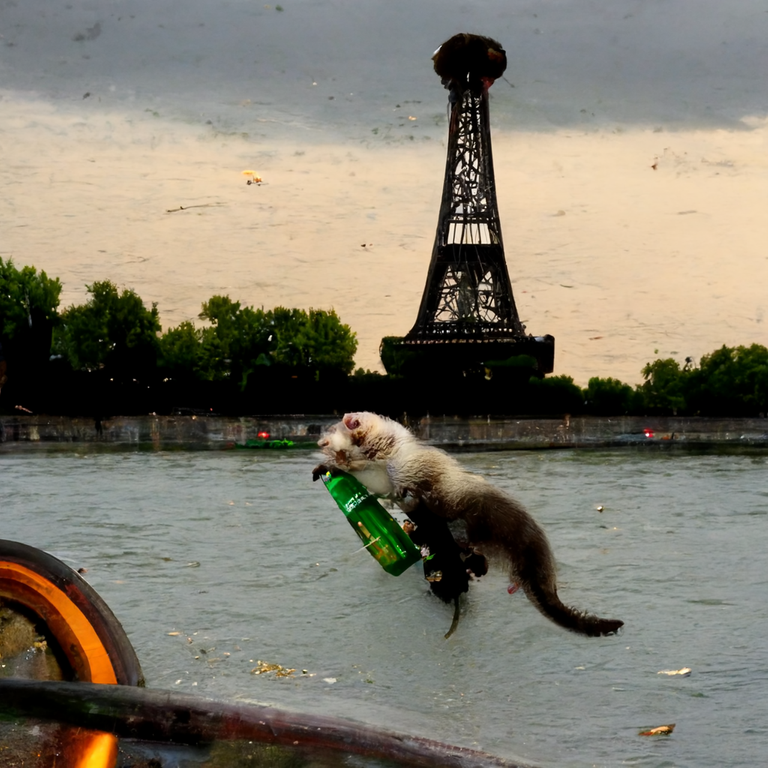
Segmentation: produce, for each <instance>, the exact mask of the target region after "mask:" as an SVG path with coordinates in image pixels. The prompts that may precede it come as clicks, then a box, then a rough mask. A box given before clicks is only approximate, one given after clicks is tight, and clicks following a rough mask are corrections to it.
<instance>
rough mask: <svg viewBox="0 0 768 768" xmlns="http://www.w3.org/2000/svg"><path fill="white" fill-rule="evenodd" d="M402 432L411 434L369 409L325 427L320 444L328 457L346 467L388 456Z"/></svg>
mask: <svg viewBox="0 0 768 768" xmlns="http://www.w3.org/2000/svg"><path fill="white" fill-rule="evenodd" d="M401 432H404V433H405V434H408V432H407V430H406V429H405V428H404V427H402V426H400V424H398V423H397V422H396V421H392V420H391V419H388V418H387V417H386V416H379V415H378V414H377V413H370V412H368V411H360V412H356V413H345V414H344V418H343V419H342V420H341V421H339V422H338V423H336V424H333V425H332V426H331V427H329V428H328V429H327V430H326V432H325V434H324V435H323V437H322V438H321V439H320V441H319V442H318V445H319V446H320V448H322V449H323V453H325V455H326V456H327V457H328V458H329V459H331V460H332V461H333V462H334V463H335V464H336V465H337V466H342V467H343V466H345V465H347V466H348V465H349V464H350V463H351V462H360V461H376V460H379V459H385V458H386V457H387V455H388V454H389V452H390V451H391V450H392V448H393V446H394V444H395V443H396V441H397V439H398V438H399V437H401Z"/></svg>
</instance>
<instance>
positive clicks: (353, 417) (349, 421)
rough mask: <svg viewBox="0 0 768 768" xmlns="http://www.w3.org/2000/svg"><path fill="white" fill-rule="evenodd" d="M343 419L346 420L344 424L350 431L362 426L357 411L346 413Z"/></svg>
mask: <svg viewBox="0 0 768 768" xmlns="http://www.w3.org/2000/svg"><path fill="white" fill-rule="evenodd" d="M342 421H343V422H344V426H345V427H346V428H347V429H348V430H350V431H352V430H353V429H357V428H358V427H359V426H360V419H358V418H357V414H356V413H345V414H344V418H343V419H342Z"/></svg>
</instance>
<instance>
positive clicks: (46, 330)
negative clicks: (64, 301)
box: [0, 258, 61, 386]
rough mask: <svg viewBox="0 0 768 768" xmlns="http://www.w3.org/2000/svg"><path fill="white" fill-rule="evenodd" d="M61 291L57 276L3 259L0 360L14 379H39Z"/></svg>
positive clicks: (45, 358) (0, 307) (3, 374)
mask: <svg viewBox="0 0 768 768" xmlns="http://www.w3.org/2000/svg"><path fill="white" fill-rule="evenodd" d="M60 294H61V282H60V281H59V279H58V278H57V277H56V278H49V277H48V275H46V274H45V272H43V271H42V270H41V271H40V273H38V272H37V270H36V269H35V268H34V267H30V266H25V267H22V268H21V269H17V268H16V267H15V266H14V264H13V261H12V259H8V260H7V261H4V260H3V259H2V258H0V359H2V357H5V358H6V360H4V361H3V363H4V364H5V365H6V366H7V377H8V379H9V380H10V381H11V382H13V381H16V382H19V381H24V380H27V379H30V378H37V377H38V376H39V374H40V373H41V371H42V367H43V366H44V365H45V364H46V363H47V362H48V358H49V356H50V351H51V340H52V333H53V328H54V326H55V325H56V323H57V321H58V312H57V308H58V306H59V296H60ZM5 376H6V374H5V373H0V378H4V377H5ZM0 386H1V385H0Z"/></svg>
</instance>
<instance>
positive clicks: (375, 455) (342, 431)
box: [319, 412, 623, 636]
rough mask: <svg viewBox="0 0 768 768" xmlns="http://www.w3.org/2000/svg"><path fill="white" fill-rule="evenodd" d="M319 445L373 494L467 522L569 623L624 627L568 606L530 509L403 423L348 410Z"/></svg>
mask: <svg viewBox="0 0 768 768" xmlns="http://www.w3.org/2000/svg"><path fill="white" fill-rule="evenodd" d="M319 445H320V447H321V448H322V449H323V453H324V454H325V456H326V459H327V461H328V463H329V464H330V465H331V466H333V467H338V468H339V469H342V470H344V471H346V472H350V473H352V474H354V475H355V476H357V478H358V479H359V480H360V481H361V482H362V483H363V484H364V485H366V486H367V487H368V489H369V490H370V491H371V492H372V493H377V494H380V495H382V496H389V497H390V498H392V499H394V500H395V501H396V502H397V503H398V504H399V505H400V506H401V507H402V508H403V510H404V511H405V512H406V514H407V512H408V508H409V505H410V504H413V502H423V503H424V505H425V506H426V507H427V508H428V509H429V510H430V511H431V512H432V513H433V514H435V515H438V516H440V517H443V518H446V519H448V520H461V521H463V522H464V523H465V524H466V535H467V539H468V541H469V543H470V545H471V546H472V547H474V548H475V549H477V550H478V551H480V552H482V553H483V554H486V555H489V556H491V558H494V557H495V558H496V559H503V560H505V561H506V562H507V564H508V566H509V572H510V580H511V581H513V582H517V583H518V584H520V586H522V588H523V589H524V590H525V594H526V595H527V596H528V599H529V600H530V601H531V602H532V603H533V604H534V605H535V606H536V607H537V608H538V609H539V611H541V613H542V614H544V615H545V616H546V617H548V618H549V619H551V620H552V621H554V622H555V623H556V624H559V625H560V626H561V627H564V628H565V629H569V630H571V631H573V632H579V633H581V634H585V635H590V636H599V635H609V634H614V633H615V632H617V631H618V630H619V629H620V628H621V627H622V626H623V622H622V621H619V620H618V619H601V618H599V617H597V616H593V615H592V614H588V613H585V612H582V611H579V610H576V609H575V608H571V607H569V606H567V605H564V604H563V603H562V602H561V600H560V598H559V597H558V595H557V573H556V566H555V558H554V555H553V554H552V549H551V547H550V545H549V542H548V541H547V537H546V534H545V533H544V531H543V530H542V528H541V526H539V524H538V523H537V522H536V521H535V520H534V519H533V517H532V516H531V515H530V514H529V513H528V512H527V511H526V510H525V508H524V507H523V506H522V505H521V504H520V503H519V502H518V501H516V500H515V499H513V498H512V497H511V496H509V495H508V494H506V493H504V492H503V491H501V490H500V489H498V488H496V487H494V486H493V485H491V484H490V483H488V482H486V481H485V480H484V479H483V478H482V477H480V476H479V475H474V474H472V473H471V472H467V471H466V470H465V469H464V468H463V467H462V466H461V465H460V464H459V463H458V462H457V461H456V460H455V459H454V458H453V457H451V456H449V455H448V454H446V453H444V452H443V451H441V450H438V449H437V448H433V447H431V446H428V445H425V444H424V443H421V442H420V441H419V440H417V439H416V438H415V437H414V436H413V435H412V434H411V433H410V432H409V431H408V430H407V429H405V427H403V426H401V425H400V424H398V423H397V422H395V421H392V420H391V419H387V418H386V417H384V416H379V415H377V414H375V413H367V412H362V413H348V414H345V416H344V418H343V419H342V421H340V422H339V423H338V424H335V425H333V426H332V427H331V428H330V429H329V430H328V431H327V432H326V434H325V435H324V437H323V438H322V439H321V440H320V442H319Z"/></svg>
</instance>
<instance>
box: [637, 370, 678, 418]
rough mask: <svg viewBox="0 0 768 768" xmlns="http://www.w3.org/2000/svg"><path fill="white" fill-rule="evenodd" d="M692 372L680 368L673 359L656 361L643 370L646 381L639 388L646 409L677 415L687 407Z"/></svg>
mask: <svg viewBox="0 0 768 768" xmlns="http://www.w3.org/2000/svg"><path fill="white" fill-rule="evenodd" d="M690 375H691V372H690V370H689V369H688V368H687V367H686V368H682V369H681V368H680V364H679V363H678V362H677V361H676V360H674V359H672V358H671V357H668V358H665V359H664V360H661V359H659V360H655V361H654V362H652V363H648V364H647V365H646V366H645V367H644V368H643V378H644V379H645V381H644V382H643V384H642V385H641V386H640V387H639V388H638V391H639V392H640V394H641V396H642V403H643V406H644V408H645V409H646V410H647V411H649V412H651V413H653V412H657V413H671V414H673V415H675V416H676V415H677V413H678V411H682V410H684V409H685V408H686V406H687V400H686V392H687V389H688V386H687V385H688V379H689V377H690Z"/></svg>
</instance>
